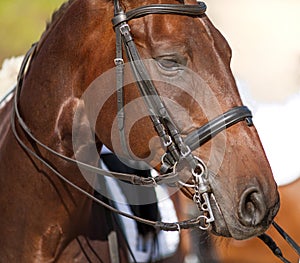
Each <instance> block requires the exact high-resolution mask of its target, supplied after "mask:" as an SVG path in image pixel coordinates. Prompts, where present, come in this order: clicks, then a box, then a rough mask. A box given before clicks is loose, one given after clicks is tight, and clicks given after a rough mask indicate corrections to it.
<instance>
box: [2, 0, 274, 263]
mask: <svg viewBox="0 0 300 263" xmlns="http://www.w3.org/2000/svg"><path fill="white" fill-rule="evenodd" d="M159 2H161V1H123V4H124V6H125V7H126V8H127V9H131V8H134V7H137V6H142V5H145V4H151V3H159ZM162 2H164V3H173V4H175V3H176V4H178V2H177V1H171V0H170V1H162ZM186 2H187V4H189V3H195V2H193V1H186ZM112 15H113V5H112V2H111V1H104V0H103V1H94V0H85V1H79V0H73V1H70V2H69V3H67V4H65V7H64V8H63V9H61V10H60V12H59V13H57V15H56V16H55V18H54V19H53V22H52V23H51V24H50V25H49V27H48V30H47V31H46V32H45V33H44V35H43V36H42V38H41V41H40V43H39V47H38V50H37V52H36V54H35V55H34V57H33V59H32V63H31V64H30V67H29V70H28V73H27V75H26V78H25V80H24V85H23V87H22V92H21V96H20V101H19V107H20V112H21V115H22V116H23V119H24V121H25V122H26V123H27V125H28V127H29V128H30V129H31V131H32V133H33V134H34V135H35V136H36V137H37V138H38V139H39V140H41V141H42V142H43V143H44V144H46V145H48V146H49V147H51V148H52V149H54V150H56V151H58V152H60V153H62V154H64V155H66V156H70V157H73V156H74V152H73V145H72V125H73V123H72V122H73V119H74V112H75V110H76V111H77V112H81V113H82V114H81V115H80V118H79V119H78V120H77V122H76V123H75V128H78V129H80V130H81V131H82V133H83V134H85V136H84V137H82V138H81V139H82V142H81V143H82V145H81V146H82V147H80V149H79V150H78V152H76V155H77V156H79V157H82V158H83V159H84V160H85V161H86V162H88V163H90V164H93V165H97V162H98V158H96V157H94V156H89V151H88V150H89V149H90V147H91V145H93V144H94V141H93V136H92V135H91V134H90V131H91V128H92V130H93V129H94V132H95V134H96V139H97V145H98V146H99V149H100V147H101V143H104V144H105V145H107V146H109V147H111V143H112V142H111V141H112V138H114V139H116V138H118V136H119V135H118V133H117V131H116V130H115V129H114V128H113V131H112V132H111V127H112V121H113V119H114V118H115V114H116V111H117V109H116V97H115V95H114V96H112V97H111V98H110V100H108V101H107V103H106V104H105V105H104V107H103V108H102V111H101V114H100V115H99V117H98V119H97V123H96V126H95V127H90V125H89V122H90V118H91V114H92V113H91V112H92V108H93V106H94V105H96V104H97V101H98V100H99V98H101V96H104V94H106V93H109V92H111V90H113V89H115V83H110V85H108V86H105V87H104V86H103V87H101V88H100V89H99V90H98V92H99V93H98V94H97V95H98V96H94V97H93V99H92V100H91V101H89V102H90V103H89V104H85V102H84V101H82V100H81V99H80V98H81V95H82V94H83V92H84V91H85V90H86V89H87V87H88V86H89V85H90V84H91V83H92V82H93V81H94V79H95V78H96V77H98V76H99V75H101V74H102V73H103V72H105V71H107V70H108V69H111V68H113V67H114V63H113V59H114V57H115V37H114V32H113V29H112V26H111V21H110V20H111V18H112ZM130 25H131V28H132V33H133V35H134V37H135V42H136V44H137V46H138V49H139V51H140V53H141V56H142V57H143V58H156V57H158V56H164V55H166V53H167V55H170V52H171V53H172V54H174V53H175V54H177V55H179V56H180V57H184V58H185V59H186V61H187V67H188V68H190V69H191V70H193V71H194V72H196V73H197V74H198V75H200V76H201V78H202V79H203V80H204V81H205V83H206V84H207V86H208V87H209V88H210V90H211V91H212V94H213V95H214V97H215V98H216V99H217V100H218V102H219V104H220V108H221V112H225V111H227V110H229V109H230V108H232V107H234V106H239V105H241V104H242V103H241V100H240V97H239V95H238V92H237V89H236V84H235V81H234V79H233V76H232V73H231V71H230V65H229V63H230V58H231V51H230V48H229V47H228V44H227V42H226V41H225V39H224V38H223V37H222V35H221V34H220V33H219V32H218V31H217V30H216V29H215V28H214V26H213V25H212V24H211V22H210V21H209V19H208V18H207V17H206V16H203V17H202V18H191V17H186V16H174V15H163V16H157V15H149V16H146V17H144V18H140V19H138V20H134V21H131V22H130ZM193 81H194V80H193V79H186V80H185V83H186V84H187V86H188V87H189V88H190V90H189V92H191V93H192V95H193V96H200V97H201V98H202V100H203V98H205V99H204V102H203V103H204V105H203V106H205V110H208V109H210V108H213V103H212V102H211V101H210V98H208V97H207V98H206V97H205V92H204V91H203V90H201V89H199V87H198V86H197V85H195V84H194V83H193ZM157 89H158V91H159V93H160V94H161V95H163V96H165V97H167V98H172V99H173V100H174V101H176V102H177V103H178V104H179V105H181V106H182V107H183V108H185V109H186V111H187V112H188V113H189V118H190V119H187V118H185V117H184V116H183V117H182V112H181V111H180V109H176V108H170V109H169V110H170V112H171V114H172V116H173V117H174V119H175V121H176V123H177V125H178V126H179V128H180V129H181V131H182V133H183V134H187V132H189V131H191V130H194V129H195V128H197V127H199V126H201V125H203V124H204V123H205V122H206V121H207V118H206V117H205V116H204V115H203V108H200V107H199V105H197V104H196V102H195V100H193V96H187V94H186V93H184V92H182V91H178V90H177V89H175V90H174V88H172V87H170V85H163V84H159V85H157ZM139 96H140V95H139V92H138V90H137V88H136V87H135V86H133V85H131V87H130V88H126V92H125V101H126V103H128V102H130V101H132V100H133V99H135V98H138V97H139ZM11 109H12V102H10V103H8V105H7V106H6V107H5V110H3V109H1V113H0V114H1V127H2V128H1V130H0V131H1V136H0V165H1V166H0V172H1V176H0V185H1V187H0V215H1V216H0V235H1V238H0V258H1V260H3V262H21V261H22V262H50V261H61V262H70V260H72V261H74V260H75V259H76V258H77V259H78V260H80V262H84V260H86V258H85V257H84V256H83V250H82V247H85V248H86V247H89V245H88V243H87V241H86V240H87V238H88V237H89V236H90V234H91V233H93V234H95V232H94V231H95V230H94V229H91V226H92V225H93V224H92V223H91V222H92V221H93V219H94V218H93V217H91V205H92V203H91V201H90V200H89V199H87V198H86V197H85V196H84V195H82V194H81V193H79V192H77V191H76V190H74V189H72V187H70V186H68V185H66V184H65V183H63V182H62V181H61V180H59V179H58V178H57V177H56V176H55V175H54V174H53V173H51V172H50V171H49V169H48V168H47V167H45V166H44V165H42V164H41V163H40V162H39V161H37V160H36V159H34V157H32V156H30V155H29V154H28V153H27V152H25V151H24V150H23V149H22V148H21V147H20V146H19V145H18V143H17V141H16V139H15V137H14V135H13V133H12V130H11V127H10V122H9V119H10V116H9V115H10V114H11ZM137 110H138V111H143V110H144V111H146V109H145V106H144V105H143V104H141V105H139V106H138V108H137ZM221 112H220V113H221ZM17 130H18V132H19V134H20V136H21V137H22V139H23V140H24V141H25V142H26V144H27V145H28V147H30V148H32V149H35V151H36V152H38V153H39V154H40V155H41V156H43V158H45V159H46V160H48V162H49V163H51V164H52V165H53V166H55V167H56V169H57V170H58V171H59V172H60V173H62V174H63V175H64V176H66V177H67V178H68V179H70V180H71V181H72V182H74V183H76V184H77V185H79V186H80V187H82V188H83V189H85V190H86V191H88V192H90V193H92V192H93V189H92V188H91V187H90V186H89V185H88V184H87V182H86V181H85V179H84V178H83V177H82V176H81V173H80V171H79V170H78V168H77V167H76V166H74V165H72V164H70V163H67V162H65V161H62V160H60V159H58V158H56V157H54V156H53V155H51V154H50V153H49V152H46V151H45V150H43V149H40V148H39V147H38V146H36V145H35V144H34V143H31V142H30V140H28V138H27V137H26V136H25V135H24V132H23V131H22V130H21V129H20V127H19V126H17ZM111 134H112V137H111ZM141 135H142V136H141ZM155 135H156V134H155V131H154V129H153V127H152V124H151V122H150V120H149V118H143V119H142V120H140V121H139V122H138V123H137V124H136V125H134V127H133V128H132V129H131V130H130V137H129V141H128V145H130V146H131V148H132V151H133V152H134V153H135V154H136V155H137V156H139V157H146V156H148V155H149V147H148V141H149V140H150V139H151V138H152V137H153V136H155ZM224 138H225V141H226V149H225V148H224V149H225V152H224V156H223V155H222V156H221V157H220V158H223V161H222V165H221V167H220V169H219V167H218V166H217V165H216V162H218V160H217V159H218V157H219V155H218V153H216V154H215V155H213V158H209V157H208V155H209V153H210V151H211V146H212V144H211V143H208V144H207V145H205V146H204V147H203V148H201V153H200V150H197V151H196V152H195V154H196V155H199V156H201V157H202V158H203V159H204V160H205V161H209V168H210V169H211V170H212V171H213V172H214V173H215V175H214V176H212V178H210V180H211V185H212V190H213V192H214V193H215V196H216V199H217V202H218V204H219V206H220V209H221V210H222V213H221V212H219V211H218V210H217V209H216V208H214V213H215V215H216V227H215V231H217V232H218V233H219V234H222V235H232V236H233V237H235V238H238V239H243V238H247V237H249V236H252V235H255V234H257V233H260V232H262V231H264V229H265V228H266V227H267V224H268V223H269V221H270V219H271V217H272V215H273V214H274V213H276V208H277V205H278V196H277V189H276V185H275V182H274V180H273V177H272V173H271V170H270V167H269V164H268V162H267V160H266V157H265V154H264V152H263V150H262V147H261V144H260V142H259V138H258V135H257V132H256V130H255V128H254V127H251V128H249V127H247V125H246V124H245V123H244V122H243V123H239V124H237V125H235V126H233V127H231V128H230V129H228V130H227V132H226V134H225V133H223V134H220V135H218V136H217V137H216V138H215V139H214V142H216V143H217V142H218V140H220V139H221V140H222V139H224ZM116 140H117V141H118V139H116ZM100 142H101V143H100ZM153 149H156V150H157V151H155V156H153V158H152V159H153V160H152V163H155V161H154V160H155V159H158V157H160V154H161V153H162V149H161V148H160V144H157V143H156V144H155V143H154V146H153ZM217 149H218V150H220V151H221V152H222V150H223V148H217ZM114 150H116V151H118V150H119V149H118V148H117V149H114ZM248 187H256V188H257V189H259V191H261V192H262V195H263V199H262V203H263V204H264V206H265V207H266V218H267V219H266V220H265V221H264V224H263V225H261V224H258V225H253V226H250V227H249V226H244V225H242V224H241V223H240V221H239V219H238V215H237V210H238V203H239V202H240V196H241V194H242V193H243V192H244V191H245V190H246V189H247V188H248ZM100 212H101V211H100ZM106 223H107V222H105V217H104V216H103V217H100V219H98V221H97V225H98V228H100V229H98V232H97V239H98V240H96V241H93V242H91V244H92V245H93V246H95V251H97V253H96V254H98V255H99V257H100V258H101V260H102V261H103V262H109V254H108V250H107V242H106V234H107V233H106ZM78 237H80V238H78ZM79 244H82V245H81V246H80V245H79ZM87 250H89V249H88V248H87ZM89 251H92V250H91V249H90V250H89ZM120 251H121V256H122V262H125V261H126V260H125V258H126V252H125V249H124V244H123V242H121V243H120ZM90 253H91V254H92V255H91V258H92V259H93V258H94V257H95V254H94V253H93V252H90ZM178 253H180V251H178ZM174 258H175V261H174V262H180V261H182V256H179V254H177V255H175V256H174ZM174 258H173V259H174ZM97 260H98V259H95V261H96V262H97ZM170 260H171V259H170Z"/></svg>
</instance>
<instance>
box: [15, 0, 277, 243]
mask: <svg viewBox="0 0 300 263" xmlns="http://www.w3.org/2000/svg"><path fill="white" fill-rule="evenodd" d="M161 2H162V1H142V2H140V1H125V0H124V1H122V2H121V3H119V1H76V0H74V1H70V2H69V3H68V6H67V7H68V8H65V9H64V10H62V11H63V12H62V15H61V16H60V17H59V18H57V19H55V21H54V23H52V26H51V27H50V28H49V29H48V31H47V32H46V34H44V36H43V37H42V40H41V41H40V43H39V45H38V48H37V50H36V54H35V58H34V60H33V61H32V63H31V65H30V67H29V69H28V74H27V76H26V78H25V82H24V89H23V91H22V93H21V94H20V99H22V100H23V101H24V102H22V101H21V100H20V109H21V111H22V114H23V116H24V117H25V120H26V121H27V122H30V123H32V125H31V127H30V128H31V129H32V130H33V131H35V130H37V126H38V125H39V127H43V129H40V131H39V133H44V135H45V136H46V138H47V139H46V140H45V142H46V143H47V144H48V145H50V146H52V147H53V148H55V149H57V150H58V151H59V152H61V153H63V154H65V155H68V156H73V155H75V156H76V158H78V159H81V160H82V161H85V162H90V163H93V164H96V163H97V160H98V158H99V155H98V151H99V150H100V148H101V145H102V144H105V145H106V146H107V147H109V148H110V149H111V150H112V151H114V152H115V153H117V154H118V155H120V156H121V158H123V159H130V158H131V159H137V160H142V161H145V162H147V163H148V164H150V165H151V166H152V167H156V169H157V170H161V171H162V172H164V173H166V172H171V173H173V174H178V177H176V178H177V181H176V182H175V184H176V186H177V187H180V188H181V189H182V191H183V192H184V193H185V194H186V195H188V196H190V197H191V198H193V199H194V201H195V202H196V204H197V206H198V207H199V209H200V210H203V211H202V212H203V215H202V217H201V218H200V217H199V218H200V219H204V221H205V222H204V223H205V225H210V223H211V225H212V229H213V231H214V232H215V233H216V234H218V235H223V236H228V237H233V238H236V239H246V238H249V237H251V236H256V235H259V234H261V233H262V232H264V231H265V230H266V229H267V228H268V227H269V225H270V223H271V222H272V219H273V217H274V216H275V215H276V213H277V210H278V207H279V205H278V203H279V197H278V192H277V187H276V184H275V181H274V179H273V176H272V172H271V169H270V166H269V163H268V161H267V158H266V156H265V153H264V150H263V148H262V145H261V143H260V140H259V137H258V134H257V131H256V129H255V127H254V126H253V125H252V124H251V121H250V118H251V114H250V112H249V110H248V109H246V108H244V107H242V102H241V99H240V96H239V94H238V91H237V87H236V83H235V80H234V77H233V75H232V72H231V70H230V59H231V50H230V47H229V45H228V43H227V42H226V40H225V39H224V37H223V36H222V35H221V34H220V32H219V31H218V30H217V29H216V28H215V27H214V26H213V24H212V23H211V21H210V20H209V19H208V17H207V16H206V15H205V13H204V11H205V5H204V4H203V3H197V2H196V1H185V3H184V4H183V3H181V4H179V3H178V1H175V0H174V1H173V0H172V1H171V0H170V1H163V2H164V4H162V3H161ZM166 2H167V3H166ZM74 18H76V19H74ZM111 20H112V22H113V23H112V22H111ZM122 44H123V48H122ZM116 51H117V54H116ZM124 51H125V52H124ZM122 53H126V54H127V56H126V57H127V58H125V56H123V55H122ZM49 65H52V67H51V70H48V71H43V69H44V68H47V67H48V66H49ZM32 72H35V73H36V72H42V73H41V74H33V73H32ZM116 72H117V73H116ZM25 86H26V87H25ZM47 87H52V88H49V89H47ZM53 87H60V89H58V90H57V89H54V88H53ZM37 92H39V97H33V96H32V95H31V94H35V93H37ZM29 98H30V99H29ZM41 99H42V100H43V101H45V102H48V103H47V104H46V103H44V104H41V103H40V101H41ZM26 101H30V103H27V102H26ZM49 101H50V102H51V103H50V102H49ZM33 105H34V107H35V109H36V111H35V113H34V114H32V106H33ZM45 105H47V107H48V108H49V109H50V108H51V107H52V105H59V107H57V108H56V109H55V110H54V111H50V110H49V111H45ZM241 116H242V117H241ZM227 117H228V118H229V119H231V120H232V121H230V122H231V123H230V124H228V122H227V119H226V118H227ZM37 119H39V122H40V123H39V124H36V120H37ZM207 123H208V124H207ZM205 125H206V126H205ZM201 127H202V130H201ZM203 127H204V128H203ZM203 129H204V130H205V131H206V133H204V134H206V139H205V140H203V141H201V140H202V138H203ZM53 130H54V131H55V136H54V138H53V134H51V133H52V132H53ZM91 132H92V133H91ZM199 134H200V135H199ZM198 137H199V138H198ZM194 138H196V140H195V139H194ZM209 139H210V140H209ZM161 160H162V162H161ZM59 165H62V166H63V165H64V164H59ZM68 168H69V167H68V166H67V167H63V168H62V169H61V170H62V171H68ZM69 173H70V172H69ZM80 183H81V184H83V182H82V181H81V182H80ZM209 219H211V221H209V222H208V221H207V220H209Z"/></svg>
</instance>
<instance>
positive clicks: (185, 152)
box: [180, 145, 191, 158]
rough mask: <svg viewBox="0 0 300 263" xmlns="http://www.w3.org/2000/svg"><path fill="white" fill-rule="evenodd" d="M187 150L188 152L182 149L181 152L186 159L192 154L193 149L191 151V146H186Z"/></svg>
mask: <svg viewBox="0 0 300 263" xmlns="http://www.w3.org/2000/svg"><path fill="white" fill-rule="evenodd" d="M185 150H186V151H182V149H181V151H180V155H181V156H182V157H183V158H185V157H187V156H188V155H189V154H190V153H191V149H190V147H189V146H187V145H186V146H185Z"/></svg>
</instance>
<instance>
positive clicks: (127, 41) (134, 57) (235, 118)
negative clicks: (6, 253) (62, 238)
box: [0, 0, 300, 262]
mask: <svg viewBox="0 0 300 263" xmlns="http://www.w3.org/2000/svg"><path fill="white" fill-rule="evenodd" d="M205 11H206V5H205V4H204V3H203V2H198V4H197V5H181V4H178V5H169V4H154V5H148V6H143V7H139V8H135V9H133V10H130V11H128V12H126V13H125V12H124V11H123V9H122V8H121V6H120V3H119V1H118V0H114V13H115V14H114V18H113V19H112V23H113V26H114V29H115V32H116V58H115V64H116V78H117V98H118V102H117V104H118V127H119V133H120V138H121V143H122V148H123V151H124V153H128V150H127V144H126V141H125V132H124V121H125V115H124V111H123V108H124V100H123V74H124V73H123V71H124V61H123V55H122V46H124V47H125V50H126V54H127V58H128V60H129V62H130V65H131V67H132V71H133V73H134V76H135V79H136V84H137V85H138V88H139V90H140V93H141V94H142V96H143V98H144V100H145V103H146V105H147V107H148V109H149V112H150V118H151V121H152V122H153V125H154V127H155V129H156V131H157V133H158V135H159V137H160V138H161V141H162V145H163V146H164V147H165V148H166V152H165V154H164V155H163V157H162V165H161V174H160V175H158V176H156V177H151V178H144V177H139V176H137V175H132V174H125V173H116V172H111V171H106V170H103V169H100V168H98V167H94V166H91V165H89V164H87V163H83V162H80V161H78V160H74V159H71V158H69V157H67V156H64V155H62V154H60V153H58V152H56V151H54V150H53V149H51V148H49V147H48V146H47V145H45V144H43V143H42V142H41V141H39V140H38V139H37V138H36V137H35V136H34V135H33V134H32V132H31V130H30V129H29V127H28V126H27V125H26V123H25V122H24V120H23V118H22V116H21V114H20V111H19V107H18V101H19V97H20V92H21V88H22V84H23V79H24V76H25V73H26V69H27V66H28V64H29V63H30V62H31V58H32V57H33V56H34V53H35V50H36V48H37V44H38V43H35V44H33V46H32V47H31V49H30V50H29V51H28V52H27V54H26V55H25V58H24V60H23V63H22V65H21V68H20V72H19V75H18V81H17V85H16V87H15V96H14V110H13V114H12V117H11V125H12V131H13V133H14V136H15V138H16V139H17V141H18V143H19V144H20V145H21V147H23V148H24V149H25V150H26V151H27V152H28V153H29V154H31V155H32V156H34V157H35V158H36V159H38V160H39V161H41V162H42V163H43V164H44V165H45V166H46V167H48V168H49V169H50V170H51V171H52V172H53V173H55V174H56V175H57V176H58V177H59V178H60V179H61V180H62V181H64V182H65V183H67V184H69V185H70V186H72V187H73V188H75V189H76V190H78V191H79V192H81V193H83V194H84V195H86V196H87V197H88V198H90V199H92V200H93V201H94V202H96V203H98V204H100V205H102V206H104V207H105V208H107V209H109V210H110V211H112V212H115V213H117V214H120V215H122V216H125V217H128V218H131V219H133V220H136V221H139V222H141V223H144V224H147V225H150V226H153V227H154V228H156V229H160V230H166V231H179V230H180V229H188V228H194V227H200V228H201V229H205V230H206V229H208V228H209V226H210V224H211V223H212V222H213V221H214V216H213V213H212V210H211V206H210V201H209V200H210V199H209V198H210V197H209V195H211V196H212V198H214V196H213V193H212V192H211V189H210V185H209V182H208V176H209V171H208V169H207V167H206V165H205V163H204V162H203V161H202V160H201V159H200V158H199V157H196V156H194V155H193V154H192V151H194V150H195V149H197V148H198V147H200V146H201V145H203V144H204V143H206V142H207V141H209V140H210V139H211V138H213V137H214V136H215V135H217V134H218V133H220V132H221V131H223V130H225V129H227V128H228V127H230V126H232V125H234V124H236V123H238V122H241V121H246V123H247V124H248V126H251V125H253V123H252V114H251V112H250V110H249V109H248V108H247V107H245V106H238V107H234V108H232V109H230V110H229V111H227V112H225V113H224V114H222V115H220V116H218V117H216V118H214V119H213V120H211V121H209V122H208V123H206V124H205V125H203V126H202V127H200V128H198V129H196V130H195V131H193V132H191V133H190V134H188V135H187V136H186V138H184V139H183V137H182V136H181V134H180V132H179V130H178V129H177V127H176V125H175V123H174V121H173V120H172V118H171V117H170V114H169V113H168V110H167V108H166V107H165V105H164V103H163V101H162V100H161V98H160V96H159V94H158V92H157V90H156V88H155V86H154V85H153V83H152V81H151V80H150V76H149V74H148V71H147V69H146V67H145V65H144V63H143V61H142V60H141V58H140V55H139V52H138V50H137V48H136V46H135V44H134V40H133V37H132V35H131V33H130V27H129V25H128V24H127V22H128V21H129V20H132V19H136V18H139V17H142V16H146V15H149V14H176V15H183V16H191V17H199V16H201V15H203V14H204V13H205ZM1 102H3V100H2V101H1ZM1 102H0V104H1ZM16 120H17V123H18V125H19V127H20V128H21V129H22V130H23V132H25V134H26V135H27V136H28V138H30V139H31V140H32V141H33V142H34V143H36V144H37V145H39V146H40V147H42V148H44V149H45V150H46V151H48V152H50V153H51V154H53V155H55V156H56V157H59V158H61V159H63V160H65V161H67V162H70V163H73V164H75V165H78V166H79V167H80V168H82V169H85V170H87V171H90V172H93V173H96V174H101V175H103V176H110V177H113V178H117V179H120V180H123V181H127V182H130V183H132V184H135V185H143V186H149V187H153V186H156V185H160V184H168V185H171V186H174V185H175V186H178V184H180V183H181V182H180V178H179V176H178V173H177V172H176V165H177V163H179V162H181V161H183V160H186V161H187V162H188V164H189V167H190V170H191V175H192V178H193V184H185V186H187V187H191V188H193V190H194V198H193V199H194V202H195V203H196V205H197V206H198V208H199V210H200V216H198V217H196V218H193V219H190V220H185V221H180V222H174V223H166V222H159V221H151V220H146V219H143V218H140V217H138V216H134V215H131V214H127V213H125V212H123V211H120V210H117V209H116V208H114V207H113V206H111V205H109V204H107V203H105V202H103V201H102V200H100V199H98V198H96V197H94V196H93V195H91V194H90V193H88V192H86V191H85V190H84V189H82V188H80V187H79V186H78V185H76V184H74V183H73V182H71V181H69V180H68V179H67V178H66V177H65V176H63V175H62V174H61V173H60V172H59V171H58V170H57V169H56V168H55V167H53V166H52V165H51V164H50V163H49V162H48V161H47V160H46V159H44V158H43V157H42V156H41V155H40V154H39V153H37V152H36V151H35V150H32V149H31V148H29V147H28V146H27V145H26V144H25V143H24V141H23V139H21V137H20V136H19V134H18V132H17V129H16ZM127 155H128V156H129V153H128V154H127ZM273 225H274V227H275V228H276V230H277V231H278V232H279V233H280V234H281V235H282V236H283V237H284V239H285V240H286V241H287V242H288V243H289V244H290V245H291V246H292V247H293V248H294V249H295V251H296V252H297V253H298V254H300V248H299V246H298V245H297V244H296V243H295V242H294V241H293V240H292V239H291V237H290V236H288V235H287V234H286V233H285V232H284V230H283V229H281V228H280V227H279V226H278V225H277V224H276V223H275V222H273ZM259 238H260V239H261V240H263V241H264V243H266V244H267V245H268V247H269V248H270V249H271V250H272V251H273V253H274V254H275V255H276V256H277V257H278V258H280V259H281V260H282V261H283V262H289V261H287V260H286V259H285V258H284V257H283V255H282V253H281V251H280V249H279V248H278V247H277V245H276V244H275V243H274V241H273V240H272V239H271V238H270V237H269V236H268V235H266V234H262V235H261V236H259Z"/></svg>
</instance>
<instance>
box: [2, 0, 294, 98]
mask: <svg viewBox="0 0 300 263" xmlns="http://www.w3.org/2000/svg"><path fill="white" fill-rule="evenodd" d="M63 2H64V1H63V0H30V1H25V0H1V1H0V65H2V62H3V60H4V59H5V58H9V57H12V56H19V55H21V54H24V53H25V52H26V50H27V49H28V48H29V47H30V45H31V43H33V42H35V41H37V40H38V39H39V37H40V35H41V33H42V32H43V30H44V28H45V25H46V22H47V21H49V20H50V18H51V14H52V12H53V11H54V10H56V9H57V8H59V6H60V5H61V4H62V3H63ZM205 2H206V4H207V6H208V10H207V14H208V16H209V17H210V18H211V20H212V21H213V23H214V24H215V25H216V27H217V28H218V29H219V30H220V31H221V32H222V34H223V35H224V36H225V37H226V39H227V40H228V42H229V44H230V46H231V47H232V50H233V60H232V69H233V71H234V74H235V76H236V78H237V79H238V81H239V82H240V83H242V85H244V86H246V87H247V88H248V89H249V91H250V93H251V95H252V97H253V98H254V99H255V100H259V101H262V102H270V101H275V102H281V101H284V100H285V99H286V98H287V97H289V96H291V95H292V94H293V93H295V92H298V91H299V90H300V26H299V25H300V16H299V13H300V1H299V0H285V1H283V0H272V1H271V0H252V1H250V2H249V1H247V0H207V1H205Z"/></svg>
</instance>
